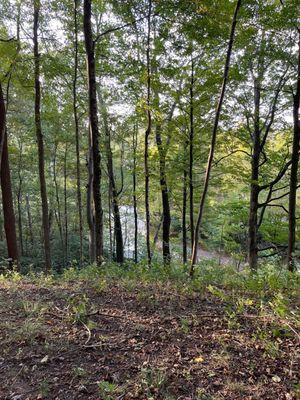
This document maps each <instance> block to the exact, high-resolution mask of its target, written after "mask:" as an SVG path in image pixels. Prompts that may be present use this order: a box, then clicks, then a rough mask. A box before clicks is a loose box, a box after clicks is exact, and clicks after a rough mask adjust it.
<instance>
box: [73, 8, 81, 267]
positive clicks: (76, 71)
mask: <svg viewBox="0 0 300 400" xmlns="http://www.w3.org/2000/svg"><path fill="white" fill-rule="evenodd" d="M78 3H79V0H74V76H73V115H74V124H75V144H76V180H77V188H76V189H77V208H78V217H79V258H80V264H82V261H83V218H82V198H81V173H80V142H79V120H78V112H77V108H78V106H77V77H78Z"/></svg>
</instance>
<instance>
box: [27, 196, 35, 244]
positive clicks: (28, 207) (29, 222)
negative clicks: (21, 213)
mask: <svg viewBox="0 0 300 400" xmlns="http://www.w3.org/2000/svg"><path fill="white" fill-rule="evenodd" d="M26 210H27V220H28V230H29V238H30V243H31V246H32V247H33V245H34V238H33V229H32V218H31V210H30V201H29V194H28V193H27V194H26Z"/></svg>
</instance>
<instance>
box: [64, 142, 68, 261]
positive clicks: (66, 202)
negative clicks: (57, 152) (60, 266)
mask: <svg viewBox="0 0 300 400" xmlns="http://www.w3.org/2000/svg"><path fill="white" fill-rule="evenodd" d="M67 158H68V144H67V143H66V145H65V154H64V224H65V254H66V263H68V253H69V252H68V247H69V225H68V191H67V177H68V176H67Z"/></svg>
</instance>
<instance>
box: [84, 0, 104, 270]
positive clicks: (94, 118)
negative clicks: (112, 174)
mask: <svg viewBox="0 0 300 400" xmlns="http://www.w3.org/2000/svg"><path fill="white" fill-rule="evenodd" d="M83 8H84V17H83V28H84V38H85V49H86V56H87V69H88V82H89V84H88V95H89V96H88V97H89V119H90V130H91V139H92V140H91V145H92V157H93V200H94V210H95V242H96V262H97V263H98V264H101V262H102V258H103V210H102V199H101V190H100V187H101V155H100V149H99V127H98V115H97V95H96V68H95V49H94V48H95V46H94V41H93V34H92V24H91V16H92V7H91V0H84V7H83Z"/></svg>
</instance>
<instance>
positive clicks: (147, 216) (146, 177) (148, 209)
mask: <svg viewBox="0 0 300 400" xmlns="http://www.w3.org/2000/svg"><path fill="white" fill-rule="evenodd" d="M151 13H152V0H149V9H148V18H147V20H148V30H147V50H146V56H147V100H146V106H147V121H148V125H147V129H146V132H145V149H144V169H145V211H146V247H147V260H148V266H150V265H151V243H150V205H149V178H150V176H149V163H148V162H149V160H148V158H149V137H150V134H151V128H152V119H151V110H150V106H151V104H150V101H151V60H150V44H151Z"/></svg>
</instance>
